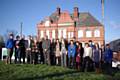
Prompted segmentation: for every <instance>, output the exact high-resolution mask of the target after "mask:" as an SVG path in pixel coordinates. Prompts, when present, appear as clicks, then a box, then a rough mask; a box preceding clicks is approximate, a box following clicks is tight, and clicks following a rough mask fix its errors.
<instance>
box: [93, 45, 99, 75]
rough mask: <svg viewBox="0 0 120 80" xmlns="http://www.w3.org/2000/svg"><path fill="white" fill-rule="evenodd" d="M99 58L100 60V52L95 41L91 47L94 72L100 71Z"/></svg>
mask: <svg viewBox="0 0 120 80" xmlns="http://www.w3.org/2000/svg"><path fill="white" fill-rule="evenodd" d="M100 60H101V53H100V49H99V45H98V43H96V44H95V47H94V49H93V62H94V64H95V71H96V73H99V72H100Z"/></svg>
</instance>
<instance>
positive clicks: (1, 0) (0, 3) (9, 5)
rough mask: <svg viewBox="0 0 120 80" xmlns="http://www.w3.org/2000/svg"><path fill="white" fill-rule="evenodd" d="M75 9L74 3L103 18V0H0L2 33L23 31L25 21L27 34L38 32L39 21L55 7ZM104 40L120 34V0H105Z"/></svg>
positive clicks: (25, 33)
mask: <svg viewBox="0 0 120 80" xmlns="http://www.w3.org/2000/svg"><path fill="white" fill-rule="evenodd" d="M58 6H59V7H60V8H61V10H62V11H64V10H67V11H69V12H70V13H72V12H73V8H74V7H75V6H77V7H79V12H90V13H91V14H92V15H93V16H94V17H95V18H96V19H97V20H99V21H100V22H101V21H102V12H101V0H0V35H4V34H6V32H7V30H15V31H17V32H18V34H19V33H20V23H21V22H22V23H23V34H24V35H36V34H37V27H36V25H37V23H39V22H40V21H41V20H43V19H44V18H45V17H46V16H49V15H50V14H52V13H53V12H55V11H56V8H57V7H58ZM104 7H105V12H104V15H105V18H104V27H105V41H106V42H110V41H112V40H116V39H119V38H120V9H119V8H120V0H105V2H104Z"/></svg>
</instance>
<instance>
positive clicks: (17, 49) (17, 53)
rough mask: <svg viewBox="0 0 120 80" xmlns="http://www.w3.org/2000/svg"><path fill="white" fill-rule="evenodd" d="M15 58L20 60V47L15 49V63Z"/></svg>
mask: <svg viewBox="0 0 120 80" xmlns="http://www.w3.org/2000/svg"><path fill="white" fill-rule="evenodd" d="M17 59H18V60H19V62H20V49H19V48H16V49H15V63H17Z"/></svg>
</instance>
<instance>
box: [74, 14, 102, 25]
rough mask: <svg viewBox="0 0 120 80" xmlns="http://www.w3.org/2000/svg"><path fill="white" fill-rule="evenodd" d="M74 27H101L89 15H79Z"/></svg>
mask: <svg viewBox="0 0 120 80" xmlns="http://www.w3.org/2000/svg"><path fill="white" fill-rule="evenodd" d="M76 26H102V24H101V23H100V22H99V21H98V20H97V19H95V18H94V17H93V16H92V15H91V14H90V13H80V14H79V20H78V21H77V22H76Z"/></svg>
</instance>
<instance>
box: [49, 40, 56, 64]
mask: <svg viewBox="0 0 120 80" xmlns="http://www.w3.org/2000/svg"><path fill="white" fill-rule="evenodd" d="M55 45H56V42H55V39H53V40H52V42H51V45H50V53H51V55H50V56H51V65H55V64H56V63H55V48H56V47H55Z"/></svg>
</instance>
